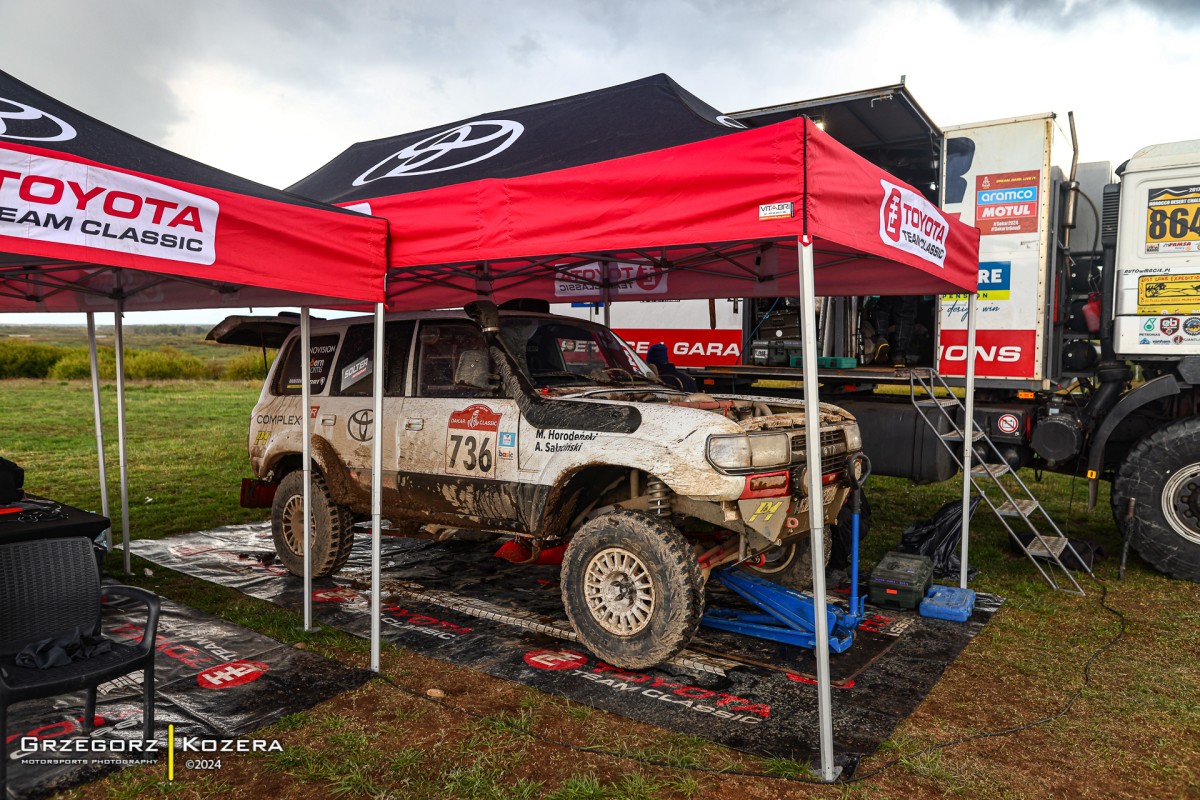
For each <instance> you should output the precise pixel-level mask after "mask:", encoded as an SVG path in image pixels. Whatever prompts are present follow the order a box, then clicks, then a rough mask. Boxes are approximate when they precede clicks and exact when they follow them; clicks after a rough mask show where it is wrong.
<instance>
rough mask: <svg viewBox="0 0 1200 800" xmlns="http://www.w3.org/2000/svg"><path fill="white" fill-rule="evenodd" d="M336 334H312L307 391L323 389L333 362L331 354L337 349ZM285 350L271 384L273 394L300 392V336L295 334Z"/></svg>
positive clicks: (315, 392) (317, 392) (318, 392)
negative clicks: (280, 365)
mask: <svg viewBox="0 0 1200 800" xmlns="http://www.w3.org/2000/svg"><path fill="white" fill-rule="evenodd" d="M338 338H339V336H338V334H336V333H332V334H324V335H322V336H313V337H312V338H311V339H310V340H309V343H308V344H309V348H310V350H309V352H310V353H311V357H312V361H311V366H310V367H309V371H310V385H309V391H310V392H312V393H313V394H320V393H321V392H323V391H325V383H326V380H327V379H328V377H329V368H330V366H331V365H332V364H333V354H334V351H336V350H337V345H338ZM286 347H287V352H286V353H285V354H284V356H283V361H282V362H281V363H282V365H283V366H282V368H281V369H279V370H277V371H276V372H275V380H274V382H273V383H272V384H271V393H272V394H275V395H290V394H300V389H301V387H302V383H301V381H302V378H301V377H300V372H301V368H300V367H301V364H300V337H299V336H295V337H293V338H292V339H290V340H289V341H288V344H287V345H286Z"/></svg>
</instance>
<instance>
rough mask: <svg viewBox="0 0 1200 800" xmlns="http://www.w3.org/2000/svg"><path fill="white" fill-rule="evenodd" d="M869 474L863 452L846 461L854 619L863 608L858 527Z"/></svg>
mask: <svg viewBox="0 0 1200 800" xmlns="http://www.w3.org/2000/svg"><path fill="white" fill-rule="evenodd" d="M860 473H861V474H860ZM870 475H871V459H869V458H867V457H866V455H864V454H863V453H855V454H854V455H852V456H850V458H849V459H848V460H847V461H846V482H847V483H848V484H849V485H850V511H851V514H852V520H853V522H852V524H851V526H850V615H851V616H852V617H854V618H855V619H856V620H861V619H862V617H863V612H864V610H865V609H864V605H865V603H864V600H859V597H858V527H859V524H860V519H859V518H860V515H861V514H862V499H863V484H864V483H866V482H867V478H868V477H870ZM855 624H857V623H855Z"/></svg>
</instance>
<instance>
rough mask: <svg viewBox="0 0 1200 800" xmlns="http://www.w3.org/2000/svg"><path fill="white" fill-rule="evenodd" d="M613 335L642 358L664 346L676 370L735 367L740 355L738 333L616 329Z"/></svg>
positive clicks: (729, 331)
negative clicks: (724, 365)
mask: <svg viewBox="0 0 1200 800" xmlns="http://www.w3.org/2000/svg"><path fill="white" fill-rule="evenodd" d="M615 333H616V334H617V335H618V336H620V337H621V338H622V339H624V340H625V343H626V344H628V345H629V346H630V347H632V348H633V350H634V352H636V353H637V354H638V355H639V356H641V357H642V358H645V357H646V355H647V354H648V353H649V352H650V347H651V345H655V344H659V343H662V344H665V345H666V346H667V352H668V353H670V354H671V363H672V364H674V365H675V366H677V367H704V366H710V365H719V364H737V363H738V360H739V359H740V358H741V354H742V332H741V331H740V330H720V329H718V330H708V329H707V328H680V329H671V328H617V329H615Z"/></svg>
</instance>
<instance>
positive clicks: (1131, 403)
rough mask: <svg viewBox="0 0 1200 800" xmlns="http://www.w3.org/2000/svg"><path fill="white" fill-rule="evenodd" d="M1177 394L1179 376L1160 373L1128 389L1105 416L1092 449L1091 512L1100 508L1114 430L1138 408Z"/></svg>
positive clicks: (1088, 470)
mask: <svg viewBox="0 0 1200 800" xmlns="http://www.w3.org/2000/svg"><path fill="white" fill-rule="evenodd" d="M1173 394H1179V381H1177V380H1176V379H1175V376H1174V375H1160V376H1159V377H1157V378H1155V379H1154V380H1152V381H1147V382H1146V383H1143V384H1142V385H1141V386H1139V387H1137V388H1136V389H1134V390H1132V391H1130V392H1126V393H1125V396H1124V397H1122V398H1121V399H1120V400H1118V401H1117V404H1116V405H1115V406H1113V407H1112V410H1111V411H1109V412H1108V414H1106V415H1105V416H1104V421H1103V422H1101V423H1100V427H1099V428H1097V429H1096V435H1095V437H1093V439H1092V445H1091V447H1090V448H1088V462H1087V479H1088V506H1087V507H1088V511H1091V510H1092V509H1093V508H1095V507H1096V496H1097V494H1098V493H1099V490H1100V471H1101V470H1102V469H1103V467H1104V451H1105V448H1106V447H1107V446H1108V438H1109V437H1110V436H1112V433H1113V431H1115V430H1116V429H1117V426H1118V425H1120V424H1121V423H1122V422H1124V421H1125V418H1126V417H1128V416H1129V415H1130V414H1132V413H1133V412H1134V411H1136V410H1137V409H1139V408H1141V407H1142V406H1144V405H1146V404H1147V403H1152V402H1154V401H1155V400H1161V399H1162V398H1164V397H1170V396H1171V395H1173Z"/></svg>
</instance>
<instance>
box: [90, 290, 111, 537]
mask: <svg viewBox="0 0 1200 800" xmlns="http://www.w3.org/2000/svg"><path fill="white" fill-rule="evenodd" d="M87 329H88V358H89V362H90V364H91V368H92V419H93V420H94V422H95V426H96V455H97V457H98V460H99V465H100V513H101V514H103V515H104V516H106V517H107V516H108V465H107V464H106V462H105V460H104V417H103V415H102V414H101V412H100V358H99V356H98V354H97V353H96V314H95V313H94V312H92V311H89V312H88V315H87ZM112 545H113V540H112V523H111V522H110V523H109V525H108V528H106V529H105V531H104V546H105V547H106V548H108V550H109V551H110V552H111V551H112Z"/></svg>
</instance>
